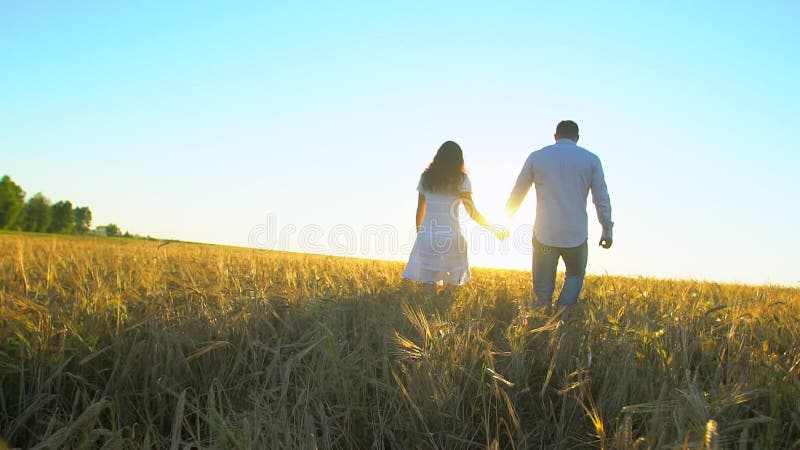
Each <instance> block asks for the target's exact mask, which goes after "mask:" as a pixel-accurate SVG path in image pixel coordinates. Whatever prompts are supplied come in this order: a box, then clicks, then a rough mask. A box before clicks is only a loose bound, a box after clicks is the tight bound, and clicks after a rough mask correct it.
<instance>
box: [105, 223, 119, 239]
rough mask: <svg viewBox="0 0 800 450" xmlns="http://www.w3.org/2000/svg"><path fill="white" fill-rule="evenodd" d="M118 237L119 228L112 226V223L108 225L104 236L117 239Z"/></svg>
mask: <svg viewBox="0 0 800 450" xmlns="http://www.w3.org/2000/svg"><path fill="white" fill-rule="evenodd" d="M119 235H120V233H119V227H118V226H116V225H114V224H113V223H110V224H108V225H106V236H108V237H117V236H119Z"/></svg>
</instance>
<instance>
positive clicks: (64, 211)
mask: <svg viewBox="0 0 800 450" xmlns="http://www.w3.org/2000/svg"><path fill="white" fill-rule="evenodd" d="M50 210H51V211H52V218H51V220H50V226H48V227H47V232H48V233H61V234H72V233H74V232H75V214H74V213H73V211H72V202H70V201H69V200H66V201H60V202H56V203H54V204H53V206H51V207H50Z"/></svg>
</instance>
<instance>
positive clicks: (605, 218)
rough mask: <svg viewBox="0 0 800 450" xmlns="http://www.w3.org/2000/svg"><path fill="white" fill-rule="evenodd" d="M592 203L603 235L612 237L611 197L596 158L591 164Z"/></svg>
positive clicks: (600, 165)
mask: <svg viewBox="0 0 800 450" xmlns="http://www.w3.org/2000/svg"><path fill="white" fill-rule="evenodd" d="M591 190H592V203H594V207H595V209H596V210H597V220H598V221H599V222H600V225H602V227H603V236H606V237H612V231H613V228H614V222H612V221H611V198H610V197H609V195H608V186H606V179H605V175H604V174H603V164H602V163H601V162H600V159H599V158H597V159H596V160H595V163H594V164H593V166H592V186H591Z"/></svg>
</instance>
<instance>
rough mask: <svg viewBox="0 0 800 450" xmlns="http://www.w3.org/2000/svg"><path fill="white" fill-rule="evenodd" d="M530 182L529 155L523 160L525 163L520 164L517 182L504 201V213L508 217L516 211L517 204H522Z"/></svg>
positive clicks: (529, 187) (531, 176)
mask: <svg viewBox="0 0 800 450" xmlns="http://www.w3.org/2000/svg"><path fill="white" fill-rule="evenodd" d="M532 184H533V163H532V162H531V157H530V156H529V157H528V159H526V160H525V164H524V165H523V166H522V170H521V171H520V172H519V176H517V184H515V185H514V189H513V190H512V191H511V195H510V196H509V197H508V202H506V215H507V216H508V217H511V216H513V215H514V214H515V213H516V212H517V210H518V209H519V205H521V204H522V201H523V200H525V196H526V195H528V191H529V190H530V189H531V185H532Z"/></svg>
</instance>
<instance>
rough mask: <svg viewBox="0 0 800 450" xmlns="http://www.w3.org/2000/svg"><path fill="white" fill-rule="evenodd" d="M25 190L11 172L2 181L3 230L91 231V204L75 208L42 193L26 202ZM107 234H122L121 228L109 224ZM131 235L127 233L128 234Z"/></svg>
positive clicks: (0, 211) (0, 222) (0, 219)
mask: <svg viewBox="0 0 800 450" xmlns="http://www.w3.org/2000/svg"><path fill="white" fill-rule="evenodd" d="M25 195H26V194H25V191H24V190H23V189H22V187H20V186H19V185H18V184H17V183H15V182H14V181H13V180H12V179H11V177H9V176H8V175H5V176H3V178H2V180H0V229H3V230H19V231H34V232H38V233H61V234H87V233H89V232H90V231H91V225H92V211H91V210H90V209H89V207H87V206H79V207H73V206H72V202H70V201H69V200H62V201H58V202H55V203H52V202H51V201H50V199H49V198H47V197H45V196H44V195H43V194H42V193H41V192H38V193H36V194H34V195H33V196H32V197H30V198H29V199H28V201H25ZM100 228H101V229H105V234H106V235H107V236H120V235H121V234H120V230H119V227H118V226H116V225H114V224H108V225H107V226H105V227H100ZM126 234H127V233H126Z"/></svg>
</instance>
